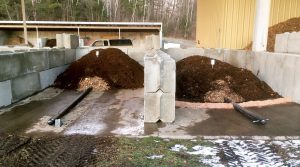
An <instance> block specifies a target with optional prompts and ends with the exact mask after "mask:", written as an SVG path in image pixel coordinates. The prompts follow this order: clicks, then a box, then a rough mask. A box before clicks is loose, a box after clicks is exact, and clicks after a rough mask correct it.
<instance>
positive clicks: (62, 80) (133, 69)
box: [55, 48, 144, 90]
mask: <svg viewBox="0 0 300 167" xmlns="http://www.w3.org/2000/svg"><path fill="white" fill-rule="evenodd" d="M143 84H144V69H143V66H141V65H140V64H139V63H137V62H136V61H135V60H133V59H131V58H130V57H129V56H128V55H126V54H125V53H124V52H122V51H121V50H119V49H115V48H109V49H97V50H93V51H91V52H90V53H89V54H87V55H85V56H83V57H82V58H81V59H79V60H77V61H76V62H74V63H72V64H71V65H70V67H69V68H68V69H67V70H66V71H65V72H64V73H62V74H61V75H59V76H58V77H57V79H56V81H55V86H56V87H58V88H62V89H83V88H86V87H90V86H92V87H93V88H94V89H96V90H107V89H114V88H119V89H136V88H141V87H143Z"/></svg>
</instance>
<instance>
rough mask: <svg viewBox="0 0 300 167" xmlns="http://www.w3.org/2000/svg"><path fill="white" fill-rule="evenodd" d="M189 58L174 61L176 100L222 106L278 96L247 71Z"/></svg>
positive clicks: (192, 57) (221, 63)
mask: <svg viewBox="0 0 300 167" xmlns="http://www.w3.org/2000/svg"><path fill="white" fill-rule="evenodd" d="M210 62H211V59H210V58H208V57H203V56H191V57H188V58H186V59H183V60H181V61H179V62H177V67H176V68H177V70H176V73H177V76H176V98H177V99H178V100H182V101H190V102H213V103H217V102H218V103H222V102H224V98H225V97H227V98H230V99H232V100H233V101H235V102H245V101H253V100H266V99H274V98H278V97H280V96H279V95H278V94H277V93H276V92H274V91H273V90H272V89H271V88H270V87H269V86H268V85H267V84H266V83H265V82H263V81H260V80H259V79H258V78H257V77H256V76H254V75H253V74H252V73H251V72H250V71H248V70H245V69H242V68H237V67H234V66H232V65H230V64H228V63H224V62H221V61H218V60H216V64H215V66H214V67H213V68H212V66H211V64H210Z"/></svg>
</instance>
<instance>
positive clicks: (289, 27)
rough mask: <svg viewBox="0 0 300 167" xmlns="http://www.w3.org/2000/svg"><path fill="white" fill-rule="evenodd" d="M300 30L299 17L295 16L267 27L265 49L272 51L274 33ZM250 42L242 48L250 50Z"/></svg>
mask: <svg viewBox="0 0 300 167" xmlns="http://www.w3.org/2000/svg"><path fill="white" fill-rule="evenodd" d="M293 31H295V32H298V31H300V17H295V18H292V19H289V20H287V21H284V22H281V23H278V24H275V25H273V26H272V27H270V28H269V34H268V44H267V51H268V52H274V47H275V38H276V34H282V33H285V32H293ZM251 48H252V42H251V43H250V44H249V45H248V46H246V47H245V48H244V49H246V50H251Z"/></svg>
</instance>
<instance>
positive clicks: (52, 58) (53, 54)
mask: <svg viewBox="0 0 300 167" xmlns="http://www.w3.org/2000/svg"><path fill="white" fill-rule="evenodd" d="M48 56H49V68H54V67H58V66H62V65H65V51H64V50H63V49H53V50H50V51H49V52H48Z"/></svg>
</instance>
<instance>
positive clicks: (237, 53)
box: [164, 48, 300, 103]
mask: <svg viewBox="0 0 300 167" xmlns="http://www.w3.org/2000/svg"><path fill="white" fill-rule="evenodd" d="M164 51H165V52H166V53H167V54H169V55H170V56H171V57H172V58H173V59H175V60H176V61H179V60H181V59H183V58H186V57H189V56H192V55H202V56H207V57H211V58H214V59H218V60H221V61H224V62H227V63H229V64H231V65H233V66H236V67H239V68H245V69H247V70H250V71H252V73H253V74H254V75H256V76H257V77H258V78H259V79H261V80H262V81H265V82H266V83H267V84H268V85H269V86H271V87H272V89H273V90H274V91H276V92H278V93H279V94H280V95H282V96H283V97H290V98H292V100H293V101H295V102H297V103H300V71H299V70H298V67H300V54H289V53H270V52H252V51H245V50H227V49H202V48H194V49H167V50H164Z"/></svg>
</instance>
